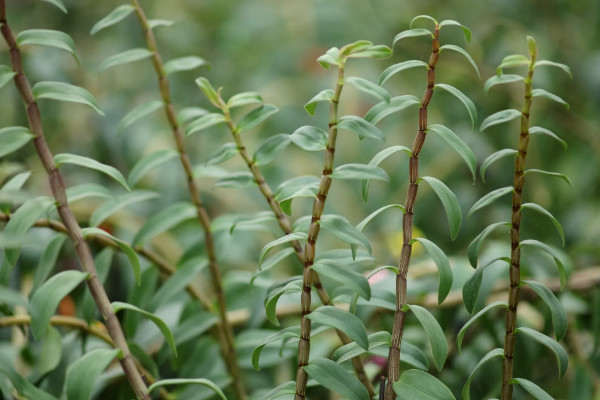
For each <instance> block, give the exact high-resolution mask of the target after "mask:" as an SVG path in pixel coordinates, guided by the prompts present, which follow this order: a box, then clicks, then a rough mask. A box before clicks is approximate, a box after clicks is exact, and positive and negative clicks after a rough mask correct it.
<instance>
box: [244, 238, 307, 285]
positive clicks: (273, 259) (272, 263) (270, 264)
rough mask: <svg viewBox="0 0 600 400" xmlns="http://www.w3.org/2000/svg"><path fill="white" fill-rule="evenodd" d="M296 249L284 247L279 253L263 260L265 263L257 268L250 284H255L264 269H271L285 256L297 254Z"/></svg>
mask: <svg viewBox="0 0 600 400" xmlns="http://www.w3.org/2000/svg"><path fill="white" fill-rule="evenodd" d="M295 253H296V251H295V250H294V249H293V248H291V247H288V248H287V249H283V250H281V251H279V252H278V253H276V254H275V255H274V256H271V257H269V258H267V259H266V260H264V261H263V263H262V264H261V266H260V269H259V270H257V271H256V272H254V274H253V275H252V278H251V279H250V285H253V284H254V280H255V279H256V278H257V277H258V276H259V275H260V274H261V273H263V272H264V271H267V270H269V269H270V268H273V267H274V266H275V265H277V264H278V263H279V262H280V261H281V260H283V259H284V258H286V257H288V256H290V255H292V254H295Z"/></svg>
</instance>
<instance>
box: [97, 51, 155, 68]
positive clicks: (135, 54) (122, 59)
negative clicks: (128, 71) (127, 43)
mask: <svg viewBox="0 0 600 400" xmlns="http://www.w3.org/2000/svg"><path fill="white" fill-rule="evenodd" d="M152 54H153V53H152V52H151V51H150V50H148V49H143V48H137V49H130V50H125V51H123V52H121V53H118V54H114V55H112V56H110V57H107V58H106V59H105V60H104V61H102V63H100V66H99V67H98V71H104V70H105V69H108V68H110V67H115V66H117V65H122V64H128V63H132V62H135V61H140V60H144V59H146V58H150V57H152Z"/></svg>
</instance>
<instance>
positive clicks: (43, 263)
mask: <svg viewBox="0 0 600 400" xmlns="http://www.w3.org/2000/svg"><path fill="white" fill-rule="evenodd" d="M66 238H67V237H66V236H65V235H63V234H58V235H54V236H53V237H52V239H50V240H49V241H48V244H47V245H46V248H45V249H44V252H43V253H42V256H41V257H40V261H39V262H38V265H37V267H36V269H35V275H34V277H33V286H32V287H31V291H30V292H29V298H31V296H33V294H34V293H35V292H36V291H37V289H38V288H39V287H40V286H42V284H43V283H44V281H45V280H46V278H47V277H48V275H50V273H51V272H52V270H53V269H54V266H55V265H56V259H57V258H58V254H59V253H60V249H61V248H62V245H63V244H64V242H65V239H66Z"/></svg>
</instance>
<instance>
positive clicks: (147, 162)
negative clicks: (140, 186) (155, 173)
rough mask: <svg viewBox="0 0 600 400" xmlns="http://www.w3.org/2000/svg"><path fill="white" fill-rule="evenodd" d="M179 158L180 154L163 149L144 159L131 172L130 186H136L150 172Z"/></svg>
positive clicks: (128, 178)
mask: <svg viewBox="0 0 600 400" xmlns="http://www.w3.org/2000/svg"><path fill="white" fill-rule="evenodd" d="M178 156H179V153H177V152H176V151H175V150H173V149H163V150H158V151H156V152H154V153H152V154H148V155H146V156H144V157H142V158H141V159H140V160H138V162H136V163H135V165H134V166H133V168H131V171H130V172H129V176H128V177H127V181H128V182H129V185H131V186H135V185H136V184H137V183H138V182H139V181H140V180H141V179H142V178H143V177H144V176H145V175H146V174H147V173H148V172H150V171H151V170H153V169H155V168H157V167H158V166H160V165H162V164H165V163H166V162H168V161H171V160H173V159H174V158H177V157H178Z"/></svg>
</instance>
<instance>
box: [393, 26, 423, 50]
mask: <svg viewBox="0 0 600 400" xmlns="http://www.w3.org/2000/svg"><path fill="white" fill-rule="evenodd" d="M417 36H431V37H433V33H431V31H429V30H428V29H422V28H415V29H409V30H407V31H404V32H400V33H399V34H397V35H396V37H395V38H394V43H393V45H394V46H395V45H396V43H397V42H398V41H399V40H401V39H404V38H407V37H417Z"/></svg>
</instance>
